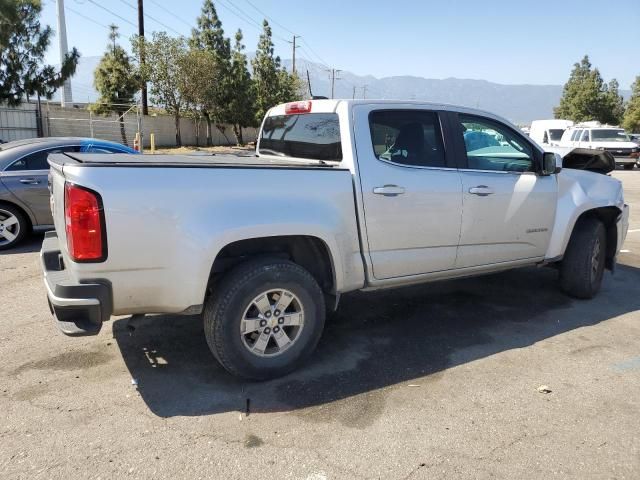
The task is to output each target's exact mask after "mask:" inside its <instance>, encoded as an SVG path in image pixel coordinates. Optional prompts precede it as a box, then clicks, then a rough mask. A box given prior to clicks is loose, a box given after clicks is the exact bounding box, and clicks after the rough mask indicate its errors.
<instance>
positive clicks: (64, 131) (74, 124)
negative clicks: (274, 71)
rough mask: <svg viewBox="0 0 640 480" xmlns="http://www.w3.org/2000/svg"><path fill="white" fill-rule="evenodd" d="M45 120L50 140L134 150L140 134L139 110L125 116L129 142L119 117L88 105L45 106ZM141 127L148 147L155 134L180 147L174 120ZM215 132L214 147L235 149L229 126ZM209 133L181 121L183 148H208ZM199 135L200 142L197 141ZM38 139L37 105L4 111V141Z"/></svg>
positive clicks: (248, 132)
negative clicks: (94, 141)
mask: <svg viewBox="0 0 640 480" xmlns="http://www.w3.org/2000/svg"><path fill="white" fill-rule="evenodd" d="M42 117H43V120H42V130H43V132H42V134H43V135H44V136H48V137H94V138H100V139H103V140H111V141H114V142H118V143H126V144H127V145H129V146H133V140H134V138H135V135H136V132H137V131H138V116H137V113H136V111H135V109H134V110H132V111H131V112H129V113H127V114H126V115H125V118H124V127H125V139H123V138H122V134H121V131H120V121H119V120H118V116H117V115H115V114H110V115H95V114H92V113H91V112H89V110H88V109H87V104H85V103H75V104H73V105H69V106H67V107H65V108H62V107H61V106H60V105H59V104H57V103H49V102H43V103H42ZM141 124H142V125H141V126H142V132H143V141H144V146H145V147H149V138H150V137H149V134H151V133H153V134H154V135H155V143H156V147H173V146H175V145H176V137H175V123H174V119H173V117H170V116H166V115H157V116H153V115H150V116H146V117H142V118H141ZM211 130H212V131H211V137H212V143H213V144H214V145H235V136H234V135H233V128H232V127H231V126H226V129H225V132H224V134H223V133H222V132H221V131H220V130H218V129H217V128H216V127H215V125H212V126H211ZM206 131H207V125H206V122H205V121H204V120H201V121H200V122H199V125H198V124H197V122H196V121H194V120H192V119H190V118H182V119H181V120H180V133H181V138H182V144H183V145H185V146H195V145H197V144H198V145H200V146H203V145H205V143H206ZM198 132H199V139H197V138H196V134H197V133H198ZM225 135H226V137H225ZM243 135H244V140H245V141H253V140H255V138H256V136H257V130H256V129H254V128H246V129H243ZM37 136H38V126H37V105H36V104H35V103H24V104H22V105H21V106H20V107H17V108H15V109H8V108H6V107H0V139H2V140H4V141H11V140H18V139H22V138H33V137H37Z"/></svg>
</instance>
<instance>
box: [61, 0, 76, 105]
mask: <svg viewBox="0 0 640 480" xmlns="http://www.w3.org/2000/svg"><path fill="white" fill-rule="evenodd" d="M57 5H58V42H59V45H60V64H62V63H63V62H64V58H65V56H66V55H67V53H68V50H67V25H66V22H65V18H64V0H57ZM67 102H69V103H71V102H73V97H72V95H71V80H70V79H68V78H67V79H66V80H65V81H64V85H63V86H62V92H61V93H60V105H61V106H63V107H64V106H65V103H67Z"/></svg>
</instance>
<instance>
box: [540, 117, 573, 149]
mask: <svg viewBox="0 0 640 480" xmlns="http://www.w3.org/2000/svg"><path fill="white" fill-rule="evenodd" d="M572 126H573V122H572V121H571V120H558V119H552V120H534V121H533V122H531V130H530V131H529V136H530V137H531V138H532V139H533V140H534V141H536V142H538V145H541V146H542V147H546V146H548V145H552V146H555V145H560V140H561V139H562V135H563V134H564V132H565V130H566V129H567V128H569V127H572Z"/></svg>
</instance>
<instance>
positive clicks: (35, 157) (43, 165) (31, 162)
mask: <svg viewBox="0 0 640 480" xmlns="http://www.w3.org/2000/svg"><path fill="white" fill-rule="evenodd" d="M79 151H80V147H77V146H67V147H56V148H49V149H47V150H40V151H39V152H34V153H31V154H29V155H25V156H24V157H22V158H21V159H20V160H17V161H15V162H13V163H12V164H11V165H10V166H9V167H7V170H8V171H17V170H49V164H48V163H47V157H48V156H49V155H50V154H52V153H63V152H79Z"/></svg>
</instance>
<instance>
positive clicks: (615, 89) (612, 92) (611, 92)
mask: <svg viewBox="0 0 640 480" xmlns="http://www.w3.org/2000/svg"><path fill="white" fill-rule="evenodd" d="M619 87H620V85H619V84H618V81H617V80H616V79H615V78H614V79H613V80H611V81H610V82H609V85H605V89H604V93H603V110H602V113H601V114H600V119H601V120H600V121H601V122H602V123H608V124H610V125H620V123H621V122H622V118H623V116H624V100H623V98H622V95H620V91H619Z"/></svg>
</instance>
